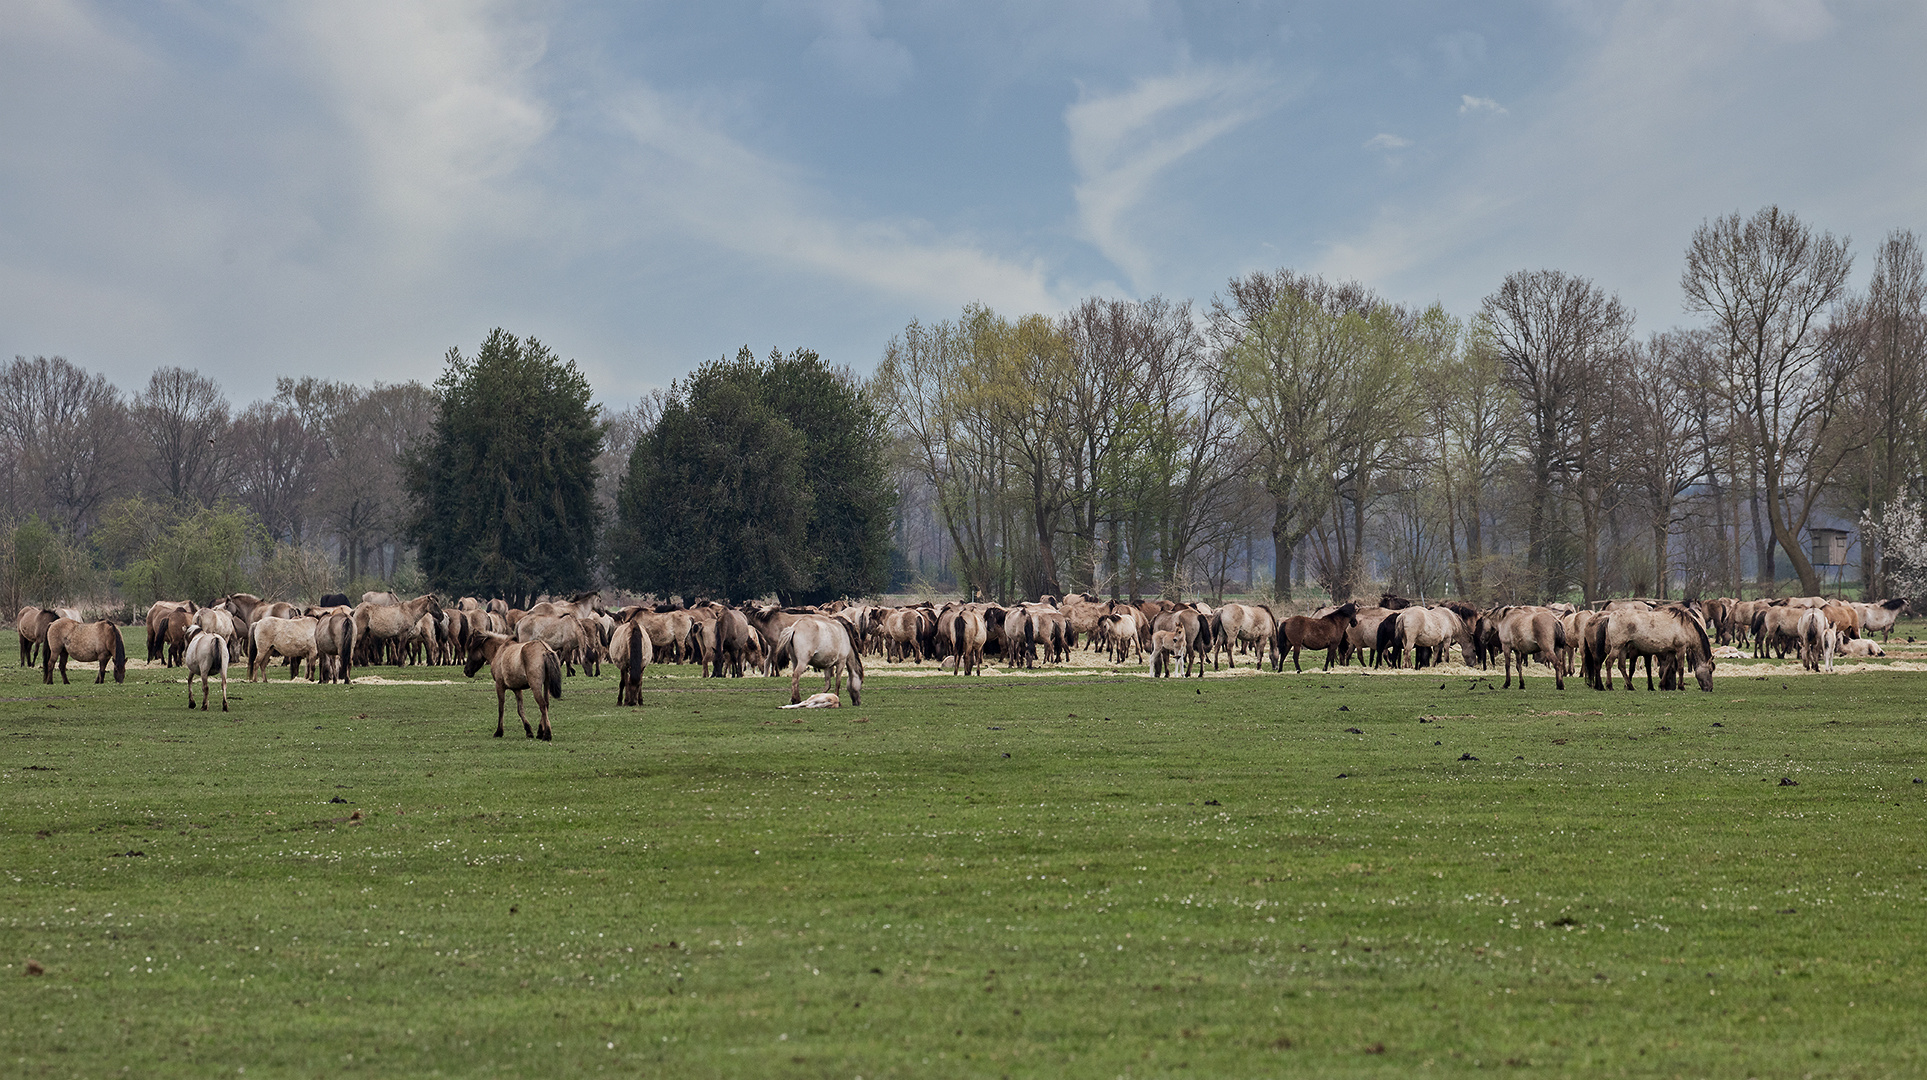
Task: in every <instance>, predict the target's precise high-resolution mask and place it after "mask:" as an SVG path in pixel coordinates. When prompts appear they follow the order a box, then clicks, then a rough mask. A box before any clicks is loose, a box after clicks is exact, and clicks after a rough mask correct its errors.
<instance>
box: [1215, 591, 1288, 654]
mask: <svg viewBox="0 0 1927 1080" xmlns="http://www.w3.org/2000/svg"><path fill="white" fill-rule="evenodd" d="M1212 619H1213V620H1215V621H1216V623H1217V633H1216V634H1214V635H1213V640H1214V641H1215V642H1216V646H1215V647H1214V648H1213V649H1212V651H1211V659H1212V663H1213V664H1214V665H1215V664H1216V663H1217V656H1218V650H1219V649H1223V650H1224V654H1225V659H1226V660H1227V661H1229V662H1230V664H1231V666H1232V667H1233V668H1236V667H1237V666H1238V658H1237V656H1235V655H1234V654H1233V653H1232V651H1231V650H1232V647H1233V646H1237V647H1239V648H1244V647H1247V646H1248V647H1250V648H1251V649H1252V651H1253V652H1255V653H1256V654H1257V655H1256V658H1255V659H1256V662H1255V663H1254V664H1253V665H1252V666H1253V667H1259V668H1262V667H1264V666H1265V650H1266V649H1268V648H1270V647H1271V646H1272V644H1273V638H1275V637H1276V636H1277V633H1278V620H1277V619H1276V618H1274V617H1272V614H1271V609H1270V608H1268V607H1265V606H1264V605H1263V604H1226V605H1224V606H1223V607H1221V608H1219V609H1218V611H1217V614H1215V615H1213V616H1212Z"/></svg>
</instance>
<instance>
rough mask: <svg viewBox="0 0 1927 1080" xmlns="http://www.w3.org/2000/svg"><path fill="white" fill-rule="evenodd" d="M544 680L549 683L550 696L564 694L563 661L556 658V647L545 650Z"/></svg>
mask: <svg viewBox="0 0 1927 1080" xmlns="http://www.w3.org/2000/svg"><path fill="white" fill-rule="evenodd" d="M542 681H543V682H545V683H547V684H548V689H549V696H550V697H552V698H560V697H561V696H562V661H561V660H558V659H557V658H556V655H555V650H554V649H545V650H543V653H542Z"/></svg>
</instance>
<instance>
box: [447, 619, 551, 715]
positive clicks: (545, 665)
mask: <svg viewBox="0 0 1927 1080" xmlns="http://www.w3.org/2000/svg"><path fill="white" fill-rule="evenodd" d="M483 664H487V665H488V666H489V672H490V674H492V675H494V676H495V737H496V738H498V739H499V738H501V737H502V722H503V720H504V719H505V718H506V717H507V715H508V691H510V690H513V691H515V715H516V716H517V717H518V718H519V719H520V720H521V721H522V731H523V733H524V734H526V735H528V737H529V738H531V739H541V740H542V741H544V742H550V741H553V740H554V739H555V732H554V731H553V730H551V729H550V727H549V699H550V698H560V697H561V696H562V661H561V660H559V659H557V658H556V655H555V651H554V650H553V649H550V648H549V647H548V646H547V645H544V644H543V643H541V642H540V641H516V640H515V639H514V638H511V637H509V636H507V635H505V634H491V633H484V634H483V635H482V637H481V640H479V641H477V642H476V643H475V645H474V647H473V648H471V649H470V650H469V654H468V662H467V663H466V664H463V665H462V674H463V675H466V676H468V677H469V678H471V679H472V678H474V677H475V673H476V672H478V671H480V670H482V665H483ZM524 690H528V691H531V692H532V693H534V694H535V707H536V708H537V709H538V710H539V711H540V712H541V727H540V729H537V728H532V727H530V726H529V715H528V713H527V712H525V711H523V709H522V691H524Z"/></svg>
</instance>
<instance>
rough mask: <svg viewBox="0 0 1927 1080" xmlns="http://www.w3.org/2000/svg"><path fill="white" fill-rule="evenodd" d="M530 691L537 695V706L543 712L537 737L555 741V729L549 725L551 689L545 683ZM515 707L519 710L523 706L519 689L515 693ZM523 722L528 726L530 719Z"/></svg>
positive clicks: (545, 740) (544, 740) (546, 740)
mask: <svg viewBox="0 0 1927 1080" xmlns="http://www.w3.org/2000/svg"><path fill="white" fill-rule="evenodd" d="M529 692H530V693H532V694H534V695H535V707H536V708H537V709H538V710H539V711H540V712H541V714H542V716H541V720H542V726H541V727H540V728H539V729H538V730H537V731H536V733H535V737H536V738H538V739H540V740H542V741H543V742H554V741H555V730H554V729H553V728H551V727H549V691H548V689H547V688H546V687H544V686H543V685H541V684H537V685H536V686H535V687H534V688H533V689H532V690H530V691H529ZM515 707H516V709H517V710H520V709H521V707H522V694H521V692H520V691H517V692H516V694H515ZM522 723H523V725H524V726H527V724H528V721H526V720H524V721H523V722H522Z"/></svg>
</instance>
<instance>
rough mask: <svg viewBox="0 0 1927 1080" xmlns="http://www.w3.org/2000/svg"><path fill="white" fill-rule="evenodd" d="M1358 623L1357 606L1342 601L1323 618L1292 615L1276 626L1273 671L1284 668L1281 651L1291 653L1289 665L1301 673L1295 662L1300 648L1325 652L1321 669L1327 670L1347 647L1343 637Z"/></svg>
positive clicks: (1345, 639)
mask: <svg viewBox="0 0 1927 1080" xmlns="http://www.w3.org/2000/svg"><path fill="white" fill-rule="evenodd" d="M1357 623H1358V604H1357V603H1356V602H1354V601H1350V600H1348V601H1346V602H1345V603H1344V605H1343V606H1341V607H1338V608H1334V609H1333V610H1331V611H1329V612H1327V613H1326V614H1324V615H1320V616H1318V617H1316V618H1313V617H1311V616H1309V615H1293V616H1292V617H1291V618H1289V619H1286V620H1285V621H1284V622H1283V623H1282V624H1281V625H1280V626H1279V627H1278V641H1277V646H1276V652H1275V653H1274V654H1273V670H1275V671H1283V670H1284V669H1285V655H1284V654H1285V650H1286V649H1290V650H1291V666H1292V668H1293V669H1295V670H1297V671H1300V672H1302V671H1304V670H1305V669H1304V666H1303V665H1301V664H1300V663H1299V662H1298V654H1299V653H1300V652H1301V651H1302V650H1304V649H1312V650H1314V651H1315V650H1318V649H1323V650H1325V666H1324V668H1323V669H1322V670H1325V671H1330V670H1331V669H1332V665H1333V664H1336V663H1337V662H1338V654H1339V651H1340V650H1342V649H1344V648H1346V647H1347V644H1348V642H1347V635H1348V634H1350V632H1351V629H1352V627H1353V626H1355V625H1357Z"/></svg>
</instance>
